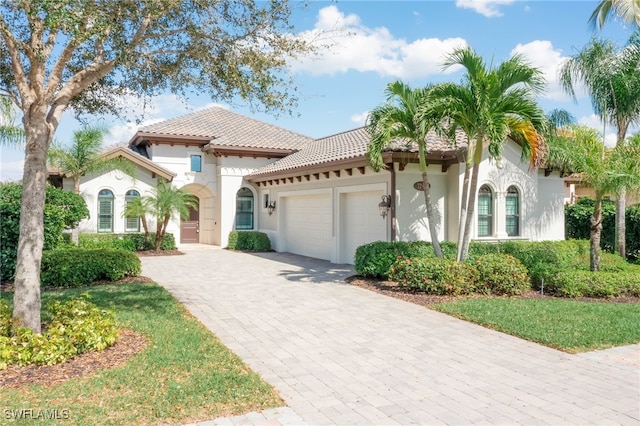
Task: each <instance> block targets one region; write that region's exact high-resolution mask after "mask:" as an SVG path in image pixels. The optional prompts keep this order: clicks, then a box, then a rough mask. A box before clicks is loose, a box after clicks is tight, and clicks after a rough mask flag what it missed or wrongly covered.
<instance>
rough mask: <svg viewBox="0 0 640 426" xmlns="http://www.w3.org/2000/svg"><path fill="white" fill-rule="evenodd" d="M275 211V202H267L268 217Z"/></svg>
mask: <svg viewBox="0 0 640 426" xmlns="http://www.w3.org/2000/svg"><path fill="white" fill-rule="evenodd" d="M275 210H276V202H275V201H269V204H267V213H269V216H271V215H272V214H273V212H274V211H275Z"/></svg>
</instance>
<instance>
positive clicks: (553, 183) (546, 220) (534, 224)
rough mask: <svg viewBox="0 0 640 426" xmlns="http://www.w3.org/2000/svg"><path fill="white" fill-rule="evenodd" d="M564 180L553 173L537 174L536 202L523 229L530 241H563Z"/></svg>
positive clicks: (541, 172) (556, 173)
mask: <svg viewBox="0 0 640 426" xmlns="http://www.w3.org/2000/svg"><path fill="white" fill-rule="evenodd" d="M563 191H564V180H563V179H562V178H561V177H560V176H559V175H558V172H553V173H551V174H550V175H549V176H545V175H544V172H543V171H539V172H538V200H537V203H536V205H535V206H533V208H532V210H531V214H530V215H529V217H528V218H527V221H526V223H525V228H526V230H527V233H528V234H529V235H530V236H531V239H532V240H536V241H542V240H564V238H565V227H564V195H563Z"/></svg>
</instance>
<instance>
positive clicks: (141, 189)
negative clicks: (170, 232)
mask: <svg viewBox="0 0 640 426" xmlns="http://www.w3.org/2000/svg"><path fill="white" fill-rule="evenodd" d="M155 186H156V179H155V178H153V177H152V176H151V173H150V172H149V171H148V170H146V169H143V168H142V167H138V168H137V171H136V175H135V178H132V177H130V176H128V175H126V174H124V173H122V172H121V171H118V170H114V171H111V172H107V173H104V174H102V175H99V176H85V177H83V178H82V179H81V180H80V195H82V198H84V200H85V202H86V203H87V208H88V209H89V219H86V220H83V221H82V222H80V225H79V230H80V232H98V221H97V216H98V193H99V192H100V191H101V190H103V189H108V190H110V191H111V192H112V193H113V196H114V199H113V232H114V233H123V232H125V220H126V219H125V218H124V217H123V213H124V208H125V196H126V193H127V191H129V190H136V191H138V193H140V196H143V197H144V196H146V195H148V194H149V192H150V191H152V190H153V189H154V188H155ZM63 187H64V188H65V189H69V190H72V189H73V181H72V180H70V179H65V180H64V183H63ZM149 226H150V227H152V228H151V229H155V221H152V222H151V223H149ZM140 231H142V227H141V228H140Z"/></svg>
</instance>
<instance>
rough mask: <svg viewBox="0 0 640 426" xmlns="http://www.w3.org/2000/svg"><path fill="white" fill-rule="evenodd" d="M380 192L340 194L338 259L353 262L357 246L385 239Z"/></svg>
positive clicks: (343, 261)
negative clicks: (339, 251)
mask: <svg viewBox="0 0 640 426" xmlns="http://www.w3.org/2000/svg"><path fill="white" fill-rule="evenodd" d="M381 196H382V192H378V191H372V192H352V193H347V194H343V196H342V199H341V201H342V203H341V204H342V205H341V207H342V208H341V210H342V226H341V227H340V229H341V231H342V232H341V235H340V240H341V241H342V250H341V253H340V257H341V259H340V261H341V262H342V263H350V264H353V262H354V260H353V258H354V256H355V254H356V249H357V248H358V246H361V245H363V244H367V243H371V242H373V241H380V240H382V241H384V240H386V239H387V220H388V217H387V219H383V218H382V217H380V210H379V208H378V204H379V203H380V200H381V198H380V197H381Z"/></svg>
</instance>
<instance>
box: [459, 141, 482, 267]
mask: <svg viewBox="0 0 640 426" xmlns="http://www.w3.org/2000/svg"><path fill="white" fill-rule="evenodd" d="M481 161H482V136H478V140H477V141H476V145H475V147H474V153H473V170H472V174H471V184H470V186H469V202H468V203H467V217H466V218H465V222H464V237H463V239H462V248H461V249H460V250H461V251H460V261H464V260H466V259H467V257H468V256H469V241H470V240H471V222H472V221H473V214H474V213H475V207H476V194H477V193H478V174H479V171H480V162H481Z"/></svg>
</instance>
